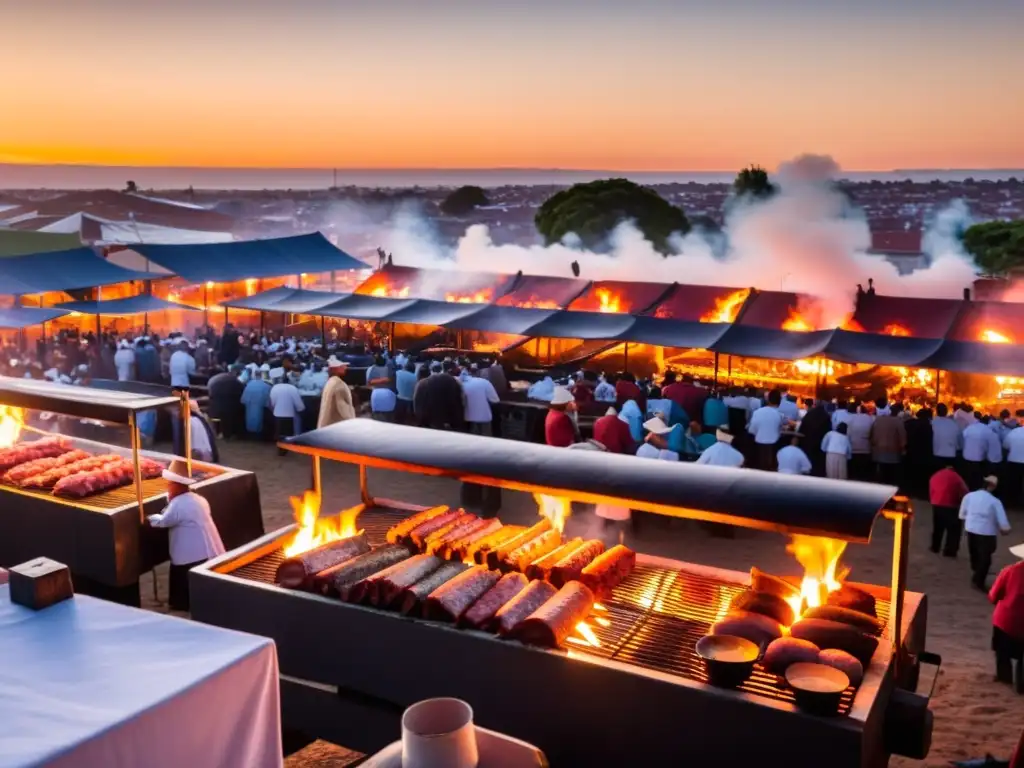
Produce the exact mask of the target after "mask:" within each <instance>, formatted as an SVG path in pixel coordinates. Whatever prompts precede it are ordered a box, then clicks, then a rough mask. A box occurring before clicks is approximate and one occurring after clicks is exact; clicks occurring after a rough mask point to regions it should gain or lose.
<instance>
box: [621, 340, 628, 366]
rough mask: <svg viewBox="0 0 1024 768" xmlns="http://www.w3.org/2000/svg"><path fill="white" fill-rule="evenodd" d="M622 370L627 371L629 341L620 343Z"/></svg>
mask: <svg viewBox="0 0 1024 768" xmlns="http://www.w3.org/2000/svg"><path fill="white" fill-rule="evenodd" d="M622 370H624V371H626V372H627V373H628V372H629V342H628V341H627V342H626V343H625V344H623V345H622Z"/></svg>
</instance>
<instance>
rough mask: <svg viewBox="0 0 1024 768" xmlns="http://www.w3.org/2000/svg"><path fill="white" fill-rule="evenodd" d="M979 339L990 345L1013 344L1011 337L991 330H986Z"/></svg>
mask: <svg viewBox="0 0 1024 768" xmlns="http://www.w3.org/2000/svg"><path fill="white" fill-rule="evenodd" d="M978 338H980V339H981V340H982V341H984V342H987V343H989V344H1013V339H1011V338H1010V337H1009V336H1004V335H1003V334H1001V333H999V332H998V331H993V330H992V329H991V328H986V329H985V330H984V331H982V332H981V336H979V337H978Z"/></svg>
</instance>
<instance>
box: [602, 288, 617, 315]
mask: <svg viewBox="0 0 1024 768" xmlns="http://www.w3.org/2000/svg"><path fill="white" fill-rule="evenodd" d="M597 300H598V301H599V302H601V306H600V307H598V309H599V311H601V312H613V313H614V312H621V311H622V301H621V299H620V298H619V297H618V296H616V295H615V294H614V293H613V292H612V291H610V290H609V289H607V288H598V289H597Z"/></svg>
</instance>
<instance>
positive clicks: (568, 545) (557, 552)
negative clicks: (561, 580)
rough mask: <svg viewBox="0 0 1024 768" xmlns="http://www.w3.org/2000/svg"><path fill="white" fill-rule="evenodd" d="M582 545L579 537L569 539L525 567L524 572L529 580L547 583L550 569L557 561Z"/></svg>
mask: <svg viewBox="0 0 1024 768" xmlns="http://www.w3.org/2000/svg"><path fill="white" fill-rule="evenodd" d="M582 543H583V539H581V538H580V537H579V536H577V537H576V538H574V539H569V540H568V541H566V542H564V543H563V544H561V545H559V546H558V547H557V548H556V549H554V550H552V551H551V552H548V553H547V554H546V555H544V556H543V557H539V558H537V559H536V560H534V561H533V562H532V563H530V564H529V565H528V566H526V570H525V571H524V572H525V573H526V575H527V576H528V577H529V578H531V579H543V580H544V581H547V580H548V577H549V576H550V575H551V569H552V568H554V567H555V566H556V565H557V564H558V561H559V560H561V559H562V558H563V557H565V556H566V555H567V554H569V553H570V552H572V551H573V550H575V549H576V547H578V546H579V545H580V544H582Z"/></svg>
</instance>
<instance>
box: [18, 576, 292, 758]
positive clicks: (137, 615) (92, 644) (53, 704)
mask: <svg viewBox="0 0 1024 768" xmlns="http://www.w3.org/2000/svg"><path fill="white" fill-rule="evenodd" d="M0 648H2V649H3V656H2V659H3V660H2V663H0V691H3V695H2V696H0V768H27V766H47V767H48V768H138V767H139V766H146V768H180V767H181V766H189V768H280V766H281V765H282V757H281V729H280V722H281V710H280V698H279V689H278V667H277V651H276V648H275V646H274V642H273V641H272V640H269V639H267V638H263V637H257V636H255V635H249V634H245V633H242V632H235V631H231V630H222V629H219V628H216V627H212V626H208V625H205V624H199V623H196V622H192V621H186V620H184V619H178V618H175V617H173V616H163V615H160V614H156V613H150V612H148V611H141V610H138V609H135V608H128V607H125V606H122V605H117V604H114V603H108V602H105V601H103V600H97V599H95V598H91V597H88V596H85V595H76V596H75V597H74V598H73V599H71V600H66V601H64V602H62V603H58V604H57V605H54V606H51V607H50V608H47V609H46V610H43V611H32V610H29V609H27V608H23V607H21V606H18V605H14V604H13V603H12V602H11V600H10V587H9V586H7V585H5V586H0Z"/></svg>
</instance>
